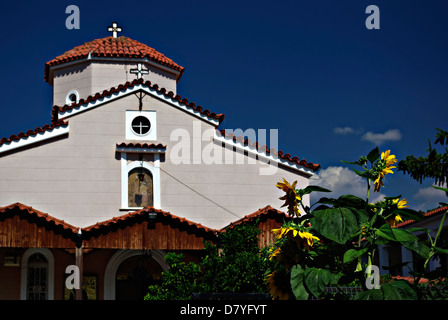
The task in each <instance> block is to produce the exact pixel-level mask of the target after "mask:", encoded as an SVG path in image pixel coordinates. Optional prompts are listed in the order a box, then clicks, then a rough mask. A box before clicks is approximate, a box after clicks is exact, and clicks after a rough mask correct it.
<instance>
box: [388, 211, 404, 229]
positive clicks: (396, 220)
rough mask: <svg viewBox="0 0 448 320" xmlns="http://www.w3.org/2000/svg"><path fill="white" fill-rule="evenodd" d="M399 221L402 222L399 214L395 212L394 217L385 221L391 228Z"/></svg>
mask: <svg viewBox="0 0 448 320" xmlns="http://www.w3.org/2000/svg"><path fill="white" fill-rule="evenodd" d="M400 222H403V219H401V216H400V215H398V214H396V215H395V216H394V217H390V218H387V219H386V223H387V224H388V225H390V226H391V227H392V228H396V227H397V225H398V224H399V223H400Z"/></svg>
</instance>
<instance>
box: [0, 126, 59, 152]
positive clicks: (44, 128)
mask: <svg viewBox="0 0 448 320" xmlns="http://www.w3.org/2000/svg"><path fill="white" fill-rule="evenodd" d="M67 125H68V122H67V121H63V120H59V121H56V122H52V124H51V125H49V124H46V125H44V126H42V127H37V128H36V129H34V130H31V129H30V130H28V131H26V132H20V133H18V134H16V135H15V134H13V135H11V136H10V137H9V138H1V139H0V146H1V145H2V144H4V143H9V142H12V141H18V140H20V139H23V138H26V137H29V136H34V135H36V134H38V133H43V132H45V131H49V130H53V129H54V128H58V127H61V126H62V127H63V126H67Z"/></svg>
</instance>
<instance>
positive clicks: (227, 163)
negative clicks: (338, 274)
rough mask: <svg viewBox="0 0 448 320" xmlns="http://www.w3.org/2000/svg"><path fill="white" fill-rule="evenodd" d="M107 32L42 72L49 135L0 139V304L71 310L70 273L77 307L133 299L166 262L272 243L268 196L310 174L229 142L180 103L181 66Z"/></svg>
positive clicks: (285, 157) (278, 155)
mask: <svg viewBox="0 0 448 320" xmlns="http://www.w3.org/2000/svg"><path fill="white" fill-rule="evenodd" d="M112 29H113V30H114V33H113V35H112V36H107V37H105V38H101V39H96V40H93V41H90V42H86V43H84V44H82V45H79V46H77V47H74V48H73V49H71V50H68V51H66V52H65V53H63V54H61V55H59V56H57V57H56V58H54V59H52V60H51V61H48V62H47V63H46V64H45V70H44V79H45V81H46V82H48V84H49V85H51V87H52V89H53V102H52V105H53V107H52V109H50V107H49V110H48V111H50V110H51V115H52V116H51V119H49V120H48V124H46V125H43V126H40V127H37V128H34V129H29V128H24V130H23V132H20V133H15V134H14V135H11V136H9V137H5V138H1V139H0V299H17V300H18V299H23V300H27V299H55V300H63V299H69V298H70V296H72V297H73V295H74V294H75V295H77V296H78V297H79V296H80V290H78V291H77V292H75V293H73V292H71V291H70V290H68V289H67V288H66V286H65V279H66V277H67V273H66V268H67V266H70V265H76V266H78V267H79V269H80V271H81V274H82V275H83V290H84V294H85V296H84V298H88V299H98V300H102V299H141V298H142V294H144V292H145V289H146V288H147V286H148V284H151V283H156V282H157V281H158V280H160V276H161V272H162V271H163V270H166V268H167V266H166V264H165V262H164V256H165V255H166V253H167V252H170V251H176V252H182V253H183V254H184V256H185V257H186V259H187V260H190V261H197V260H198V259H199V257H200V254H201V252H202V249H203V247H204V240H208V241H217V238H218V237H219V233H220V232H221V230H222V229H223V228H225V227H226V226H228V225H229V224H231V223H246V222H251V221H254V220H255V219H257V218H258V219H260V220H259V221H260V222H259V226H260V228H261V230H262V234H261V235H260V238H261V240H262V241H261V243H262V244H267V243H269V242H270V241H272V240H273V238H272V234H271V232H270V230H271V229H272V228H274V227H277V226H278V225H279V224H281V223H282V221H283V219H284V218H286V216H285V214H284V213H282V212H281V211H279V210H278V209H279V208H280V206H281V205H282V201H281V200H279V199H278V198H279V197H280V196H282V191H281V190H278V189H277V188H275V184H276V183H277V182H278V181H279V180H280V179H282V178H285V179H287V180H288V181H295V180H297V181H298V184H297V187H298V188H304V187H306V186H307V185H309V180H310V177H312V176H313V174H314V173H315V172H316V171H317V170H318V169H319V165H318V164H315V163H312V162H307V161H306V160H304V159H299V158H298V157H293V156H291V155H290V154H289V153H284V152H282V151H280V150H274V149H270V148H269V147H266V145H264V144H263V145H262V144H260V143H258V142H257V140H255V141H254V139H253V137H249V136H248V135H246V136H244V135H242V136H239V135H238V132H237V131H236V130H233V131H232V130H229V129H230V128H227V130H225V128H223V127H222V124H221V123H222V121H223V120H224V115H223V114H219V113H215V112H212V111H210V110H208V109H206V108H204V107H202V106H200V105H198V104H196V103H194V102H191V101H189V100H188V99H186V98H183V97H181V96H180V95H179V94H178V93H177V89H176V87H177V83H178V82H179V81H180V80H181V77H182V74H183V72H184V68H183V67H182V66H180V65H178V64H177V63H175V62H174V61H173V60H171V59H170V58H168V57H166V56H165V55H163V54H162V53H160V52H158V51H156V50H155V49H153V48H151V47H149V46H147V45H145V44H142V43H140V42H138V41H136V40H132V39H130V38H128V37H125V36H119V35H118V34H117V31H120V30H119V28H118V27H117V25H115V24H114V25H113V28H112ZM3 112H6V110H3ZM2 121H7V118H3V120H2ZM0 122H1V121H0ZM28 129H29V130H28ZM233 129H235V128H233ZM240 131H241V130H240ZM243 133H244V131H243ZM246 133H247V131H246ZM255 139H256V137H255ZM301 151H302V150H301Z"/></svg>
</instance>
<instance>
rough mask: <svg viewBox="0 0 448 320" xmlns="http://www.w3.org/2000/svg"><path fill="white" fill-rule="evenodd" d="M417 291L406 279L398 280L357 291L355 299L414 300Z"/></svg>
mask: <svg viewBox="0 0 448 320" xmlns="http://www.w3.org/2000/svg"><path fill="white" fill-rule="evenodd" d="M416 299H417V293H416V292H415V290H414V289H412V287H411V286H410V285H409V283H408V282H407V281H404V280H398V281H393V282H390V283H386V284H383V285H381V288H380V289H372V290H366V291H362V292H359V293H358V294H356V296H355V300H416Z"/></svg>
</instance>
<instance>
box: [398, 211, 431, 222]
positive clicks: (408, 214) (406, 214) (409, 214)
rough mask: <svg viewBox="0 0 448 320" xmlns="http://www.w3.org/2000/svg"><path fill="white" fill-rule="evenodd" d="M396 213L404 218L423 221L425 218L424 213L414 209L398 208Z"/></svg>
mask: <svg viewBox="0 0 448 320" xmlns="http://www.w3.org/2000/svg"><path fill="white" fill-rule="evenodd" d="M394 213H395V214H398V215H400V216H401V217H402V218H403V219H404V220H415V221H421V220H423V219H424V218H425V216H424V215H423V214H421V213H419V212H417V211H415V210H412V209H398V210H395V211H394Z"/></svg>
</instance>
